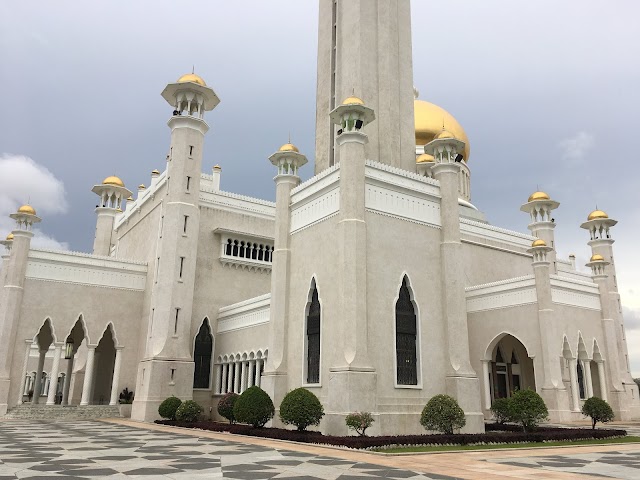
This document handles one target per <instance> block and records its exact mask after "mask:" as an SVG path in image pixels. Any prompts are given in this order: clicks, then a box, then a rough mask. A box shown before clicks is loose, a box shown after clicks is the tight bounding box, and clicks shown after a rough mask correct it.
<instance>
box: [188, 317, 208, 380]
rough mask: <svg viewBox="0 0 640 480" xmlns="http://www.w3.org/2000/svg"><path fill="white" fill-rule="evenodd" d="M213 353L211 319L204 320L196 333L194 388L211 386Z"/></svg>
mask: <svg viewBox="0 0 640 480" xmlns="http://www.w3.org/2000/svg"><path fill="white" fill-rule="evenodd" d="M212 354H213V336H212V335H211V328H209V319H208V318H205V319H204V320H203V321H202V325H201V326H200V330H199V331H198V334H197V335H196V340H195V345H194V348H193V361H194V362H195V368H194V371H193V388H204V389H208V388H210V386H211V356H212Z"/></svg>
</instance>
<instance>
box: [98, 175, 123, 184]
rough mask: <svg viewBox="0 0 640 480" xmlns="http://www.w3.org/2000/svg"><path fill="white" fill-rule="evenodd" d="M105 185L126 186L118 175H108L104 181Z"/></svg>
mask: <svg viewBox="0 0 640 480" xmlns="http://www.w3.org/2000/svg"><path fill="white" fill-rule="evenodd" d="M102 184H103V185H115V186H116V187H124V182H123V181H122V180H120V179H119V178H118V177H116V176H111V177H107V178H105V179H104V180H103V181H102Z"/></svg>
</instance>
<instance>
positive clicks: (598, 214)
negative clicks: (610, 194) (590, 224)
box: [587, 210, 609, 221]
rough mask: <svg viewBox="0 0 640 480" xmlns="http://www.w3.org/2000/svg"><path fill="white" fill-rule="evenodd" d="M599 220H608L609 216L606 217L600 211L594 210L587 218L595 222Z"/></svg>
mask: <svg viewBox="0 0 640 480" xmlns="http://www.w3.org/2000/svg"><path fill="white" fill-rule="evenodd" d="M600 218H609V215H607V214H606V213H605V212H603V211H602V210H594V211H593V212H591V213H590V214H589V216H588V217H587V220H588V221H591V220H597V219H600Z"/></svg>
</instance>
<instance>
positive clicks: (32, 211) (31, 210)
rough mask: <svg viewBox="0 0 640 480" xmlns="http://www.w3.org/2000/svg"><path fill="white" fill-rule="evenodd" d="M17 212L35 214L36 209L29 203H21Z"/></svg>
mask: <svg viewBox="0 0 640 480" xmlns="http://www.w3.org/2000/svg"><path fill="white" fill-rule="evenodd" d="M18 213H24V214H26V215H35V214H36V209H35V208H33V207H32V206H31V205H22V206H21V207H20V208H19V209H18Z"/></svg>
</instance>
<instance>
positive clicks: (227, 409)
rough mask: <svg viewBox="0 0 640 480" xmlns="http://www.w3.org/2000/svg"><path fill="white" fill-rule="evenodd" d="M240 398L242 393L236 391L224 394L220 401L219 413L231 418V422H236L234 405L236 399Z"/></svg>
mask: <svg viewBox="0 0 640 480" xmlns="http://www.w3.org/2000/svg"><path fill="white" fill-rule="evenodd" d="M239 398H240V395H238V394H237V393H234V392H229V393H227V394H225V395H224V397H222V398H221V399H220V401H219V402H218V413H219V414H220V415H221V416H222V417H223V418H226V419H227V420H229V423H235V421H236V417H235V415H234V414H233V407H234V405H235V404H236V401H237V400H238V399H239Z"/></svg>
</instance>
